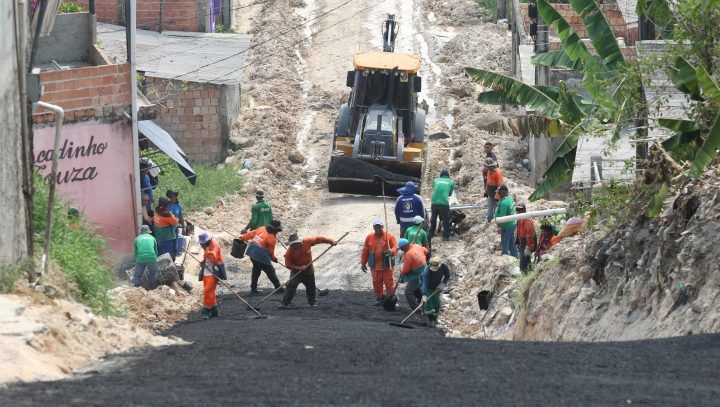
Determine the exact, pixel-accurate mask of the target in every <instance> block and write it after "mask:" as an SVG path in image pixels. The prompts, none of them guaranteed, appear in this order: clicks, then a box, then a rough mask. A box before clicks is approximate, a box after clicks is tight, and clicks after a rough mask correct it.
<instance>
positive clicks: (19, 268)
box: [0, 259, 32, 294]
mask: <svg viewBox="0 0 720 407" xmlns="http://www.w3.org/2000/svg"><path fill="white" fill-rule="evenodd" d="M31 267H32V259H27V260H26V261H25V262H23V263H21V264H11V265H7V266H4V267H1V268H0V294H6V293H9V292H11V291H12V290H13V288H15V283H16V282H17V281H18V280H19V279H20V277H22V276H23V275H24V274H25V273H27V272H28V270H30V269H31Z"/></svg>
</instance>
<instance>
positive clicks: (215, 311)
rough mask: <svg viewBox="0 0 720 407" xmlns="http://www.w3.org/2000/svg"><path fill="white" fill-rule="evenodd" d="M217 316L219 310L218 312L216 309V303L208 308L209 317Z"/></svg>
mask: <svg viewBox="0 0 720 407" xmlns="http://www.w3.org/2000/svg"><path fill="white" fill-rule="evenodd" d="M218 316H220V312H219V310H218V306H217V305H213V307H212V308H210V318H215V317H218Z"/></svg>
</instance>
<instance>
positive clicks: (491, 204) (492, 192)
mask: <svg viewBox="0 0 720 407" xmlns="http://www.w3.org/2000/svg"><path fill="white" fill-rule="evenodd" d="M485 166H486V167H487V169H488V175H487V185H485V193H484V194H483V195H485V196H486V197H487V200H488V210H487V221H488V223H490V222H491V221H492V220H493V218H494V217H495V208H496V207H497V203H498V201H499V200H500V195H499V194H498V193H497V190H498V188H500V186H502V184H503V182H504V181H505V180H504V179H503V173H502V170H500V169H499V168H498V163H497V161H496V160H495V159H493V158H486V159H485Z"/></svg>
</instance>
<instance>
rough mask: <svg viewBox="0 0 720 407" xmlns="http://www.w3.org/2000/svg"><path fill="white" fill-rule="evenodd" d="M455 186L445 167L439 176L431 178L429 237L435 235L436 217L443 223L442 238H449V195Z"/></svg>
mask: <svg viewBox="0 0 720 407" xmlns="http://www.w3.org/2000/svg"><path fill="white" fill-rule="evenodd" d="M454 188H455V181H454V180H452V179H450V172H449V171H448V170H447V169H443V170H442V171H440V176H439V177H438V178H435V179H434V180H433V192H432V197H431V201H430V239H432V238H433V236H435V231H436V230H437V229H436V226H437V217H438V215H440V220H442V223H443V240H445V241H447V240H450V199H449V198H450V195H452V193H453V189H454Z"/></svg>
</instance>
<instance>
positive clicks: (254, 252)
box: [241, 221, 284, 294]
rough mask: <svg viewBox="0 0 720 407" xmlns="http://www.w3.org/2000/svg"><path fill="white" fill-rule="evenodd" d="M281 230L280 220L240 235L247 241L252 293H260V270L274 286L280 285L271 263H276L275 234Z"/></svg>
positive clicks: (280, 290)
mask: <svg viewBox="0 0 720 407" xmlns="http://www.w3.org/2000/svg"><path fill="white" fill-rule="evenodd" d="M281 231H282V226H281V225H280V222H278V221H273V222H271V223H270V224H269V225H267V226H261V227H259V228H257V229H255V230H251V231H250V232H247V233H245V234H243V235H242V236H241V237H242V240H244V241H246V242H249V244H248V247H247V250H246V251H245V254H247V255H248V257H250V261H251V262H252V265H253V267H252V274H251V276H250V279H251V280H250V292H251V293H253V294H259V293H260V290H258V288H257V285H258V279H259V278H260V272H262V271H264V272H265V274H266V275H267V277H268V279H270V282H271V283H272V284H273V286H274V287H275V288H278V287H280V280H278V277H277V274H276V273H275V267H273V265H272V264H273V262H275V263H277V257H275V244H276V243H277V237H276V235H277V234H278V233H279V232H281ZM278 292H280V293H282V292H284V290H283V289H282V288H280V289H279V290H278Z"/></svg>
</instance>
